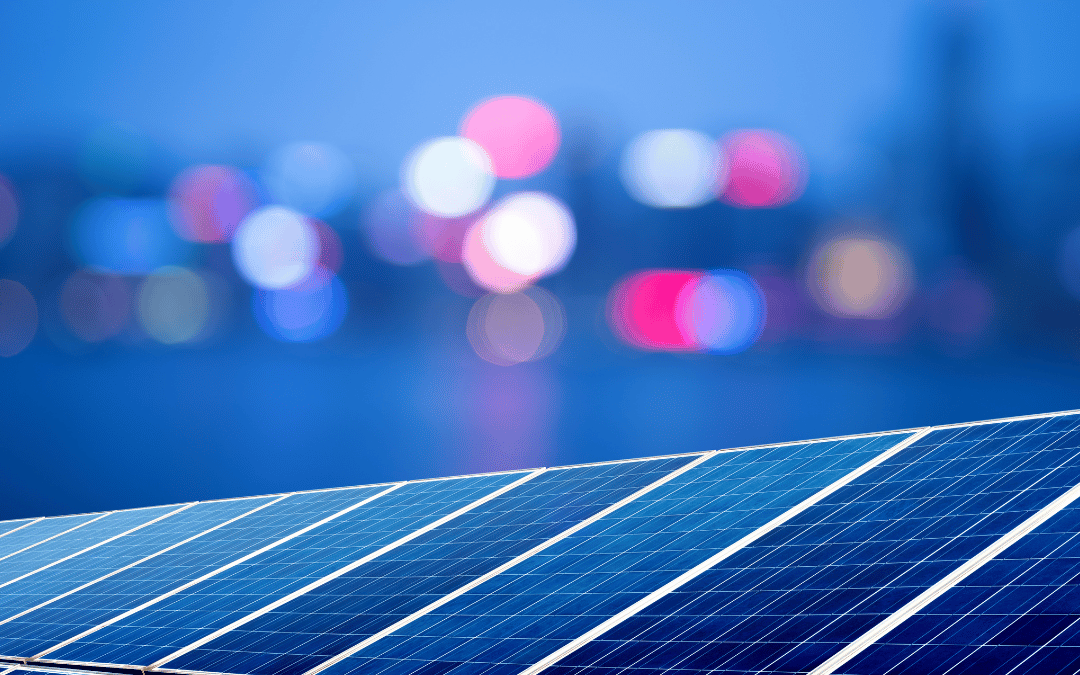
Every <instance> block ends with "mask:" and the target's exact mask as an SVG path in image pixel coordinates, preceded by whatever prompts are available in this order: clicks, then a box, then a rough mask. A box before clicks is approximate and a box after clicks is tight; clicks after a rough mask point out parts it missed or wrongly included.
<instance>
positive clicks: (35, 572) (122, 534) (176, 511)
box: [0, 502, 198, 588]
mask: <svg viewBox="0 0 1080 675" xmlns="http://www.w3.org/2000/svg"><path fill="white" fill-rule="evenodd" d="M196 504H198V502H191V503H190V504H185V505H183V506H181V507H180V508H178V509H174V510H172V511H169V512H168V513H166V514H163V515H160V516H158V517H157V518H154V519H153V520H148V521H147V522H145V523H142V524H141V525H136V526H135V527H133V528H131V529H130V530H126V531H124V532H121V533H120V534H117V535H113V536H112V537H109V538H108V539H105V540H104V541H99V542H98V543H96V544H94V545H92V546H87V547H86V548H84V549H82V550H81V551H76V552H75V553H72V554H70V555H67V556H64V557H63V558H60V559H59V560H54V561H53V562H51V563H49V564H47V565H44V566H42V567H39V568H37V569H36V570H32V571H30V572H27V573H26V574H23V575H22V576H19V577H15V578H14V579H9V580H8V581H5V582H3V583H0V588H3V587H4V586H7V585H9V584H13V583H15V582H17V581H21V580H23V579H25V578H27V577H29V576H32V575H34V574H37V573H38V572H41V571H44V570H47V569H49V568H50V567H53V566H54V565H59V564H60V563H62V562H65V561H68V560H71V559H72V558H75V557H77V556H80V555H82V554H84V553H87V552H89V551H92V550H94V549H95V548H98V547H99V546H104V545H105V544H108V543H110V542H113V541H116V540H117V539H119V538H120V537H126V536H127V535H129V534H131V533H132V532H136V531H138V530H141V529H142V528H144V527H149V526H150V525H153V524H154V523H157V522H159V521H162V520H165V519H166V518H168V517H170V516H174V515H176V514H177V513H180V512H181V511H184V510H187V509H190V508H191V507H192V506H195V505H196ZM113 513H119V511H113Z"/></svg>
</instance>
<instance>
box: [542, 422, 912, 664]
mask: <svg viewBox="0 0 1080 675" xmlns="http://www.w3.org/2000/svg"><path fill="white" fill-rule="evenodd" d="M931 431H933V427H925V428H923V429H921V430H919V431H918V432H916V433H915V434H914V435H912V436H909V437H907V438H906V439H904V440H902V441H900V442H899V443H897V444H896V445H894V446H893V447H892V448H890V449H888V450H886V451H885V452H883V453H881V454H879V455H878V456H877V457H875V458H873V459H871V460H870V461H868V462H866V463H865V464H863V465H862V466H860V467H859V468H857V469H855V470H854V471H851V472H849V473H848V474H846V475H844V476H842V477H841V478H839V479H838V480H836V481H834V482H833V483H831V484H830V485H828V486H827V487H825V488H823V489H821V490H819V491H818V492H816V493H814V494H813V495H811V496H809V497H807V498H806V499H804V500H803V501H801V502H799V503H798V504H796V505H795V506H793V507H792V508H790V509H788V510H787V511H785V512H783V513H782V514H780V515H779V516H777V517H775V518H773V519H772V520H770V521H769V522H768V523H766V524H765V525H762V526H761V527H759V528H757V529H756V530H754V531H753V532H751V533H749V534H747V535H746V536H744V537H742V538H741V539H739V540H738V541H736V542H734V543H732V544H730V545H729V546H727V547H725V548H724V549H722V550H720V551H719V552H717V553H716V554H714V555H712V556H711V557H709V558H708V559H706V560H704V561H702V562H701V563H699V564H698V565H696V566H694V567H693V568H691V569H689V570H687V571H686V572H684V573H683V574H681V575H679V576H678V577H676V578H675V579H672V580H671V581H669V582H668V583H666V584H664V585H663V586H661V587H660V588H658V589H656V590H655V591H653V592H652V593H650V594H649V595H647V596H645V597H644V598H642V599H641V600H638V601H637V602H635V603H634V604H632V605H630V606H629V607H627V608H626V609H624V610H622V611H621V612H619V613H618V614H616V615H615V616H612V617H611V618H609V619H608V620H606V621H604V622H603V623H601V624H600V625H598V626H596V627H595V628H593V629H592V630H590V631H588V632H586V633H585V634H583V635H581V636H579V637H578V638H576V639H575V640H573V641H572V642H570V643H568V644H566V645H564V646H562V647H561V648H559V649H557V650H555V651H554V652H552V653H551V654H549V655H548V656H546V657H544V658H543V659H541V660H540V661H538V662H536V663H535V664H533V665H532V666H529V667H528V668H526V669H525V670H523V671H521V675H536V674H537V673H540V672H542V671H543V670H545V669H547V668H548V667H549V666H551V665H553V664H555V663H556V662H558V661H560V660H562V659H563V658H564V657H566V656H567V655H569V654H571V653H573V652H575V651H577V650H578V649H581V648H582V647H584V646H585V645H586V644H588V643H590V642H592V641H593V640H595V639H596V638H598V637H600V636H601V635H603V634H604V633H606V632H608V631H609V630H611V629H612V628H614V627H615V626H617V625H619V624H621V623H623V622H624V621H626V620H627V619H629V618H630V617H632V616H634V615H635V614H638V613H639V612H641V611H642V610H643V609H645V608H647V607H649V606H650V605H653V604H655V603H656V602H658V601H659V600H661V599H662V598H663V597H665V596H667V595H668V594H670V593H671V592H673V591H675V590H677V589H678V588H680V587H682V586H684V585H686V584H687V583H689V582H690V581H692V580H693V579H695V578H697V577H699V576H701V575H702V574H704V573H705V572H707V571H708V570H709V569H711V568H713V567H715V566H716V565H717V564H718V563H720V562H721V561H723V560H724V559H726V558H729V557H731V556H732V555H734V554H735V553H737V552H739V551H740V550H742V549H744V548H746V547H747V546H749V545H750V544H752V543H754V542H755V541H757V540H758V539H761V538H762V537H764V536H765V535H766V534H768V533H769V532H771V531H773V530H775V529H776V528H778V527H780V526H781V525H783V524H784V523H786V522H788V521H789V520H791V519H792V518H794V517H795V516H797V515H799V514H800V513H802V512H803V511H805V510H807V509H808V508H810V507H811V506H813V505H815V504H817V503H818V502H820V501H822V500H823V499H825V498H827V497H829V496H830V495H832V494H833V493H834V492H836V491H837V490H839V489H841V488H842V487H844V486H845V485H847V484H849V483H851V482H852V481H854V480H856V479H857V478H859V477H860V476H862V475H863V474H865V473H867V472H868V471H870V470H871V469H873V468H874V467H876V466H879V465H880V464H882V463H883V462H885V461H887V460H889V459H890V458H892V457H894V456H895V455H896V454H898V453H899V452H901V451H902V450H904V449H905V448H907V447H910V446H911V445H913V444H914V443H916V442H918V441H919V440H920V439H922V438H923V437H925V436H926V435H927V434H929V433H930V432H931Z"/></svg>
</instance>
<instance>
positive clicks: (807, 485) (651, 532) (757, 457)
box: [324, 434, 910, 675]
mask: <svg viewBox="0 0 1080 675" xmlns="http://www.w3.org/2000/svg"><path fill="white" fill-rule="evenodd" d="M909 435H910V434H892V435H887V436H881V437H869V438H857V439H848V440H840V441H826V442H819V443H809V444H803V445H795V446H792V445H786V446H779V447H766V448H754V449H750V450H745V451H741V452H730V453H721V454H718V455H715V456H713V457H712V458H710V459H709V460H707V461H706V462H705V463H703V464H701V465H698V466H697V467H694V468H693V469H690V470H689V471H687V472H686V473H684V474H682V475H681V476H679V477H677V478H675V479H674V480H672V481H671V482H669V483H667V484H666V485H663V486H661V487H660V488H658V489H656V490H654V491H652V492H650V493H648V494H646V495H644V496H642V497H640V498H638V499H637V500H635V501H634V502H632V503H631V504H628V505H627V506H626V507H624V508H622V509H620V510H619V511H617V512H615V513H613V514H610V515H608V516H606V517H605V518H603V519H601V520H599V521H597V522H595V523H593V524H592V525H590V526H589V527H587V528H585V529H583V530H581V531H579V532H577V533H576V534H574V535H572V536H570V537H568V538H566V539H565V540H563V541H561V542H559V543H558V544H556V545H555V546H552V547H550V548H548V549H547V550H545V551H543V552H541V553H539V554H537V555H536V556H533V557H532V558H530V559H528V560H526V561H525V562H524V563H522V564H520V565H518V566H517V567H515V568H512V569H510V570H508V571H507V572H504V573H503V574H501V575H499V576H498V577H495V578H493V579H491V580H490V581H488V582H487V583H485V584H483V585H481V586H478V587H477V588H475V589H474V590H472V591H471V592H469V593H466V594H465V595H462V596H461V597H459V598H457V599H455V600H453V601H451V602H450V603H448V604H446V605H444V606H443V607H441V608H439V609H437V610H435V611H434V612H432V613H431V614H428V615H427V616H424V617H421V618H420V619H418V620H416V621H414V622H413V623H410V624H408V625H406V626H405V627H403V628H402V629H399V630H398V631H397V632H395V633H394V634H392V635H390V636H387V637H385V638H383V639H382V640H380V641H378V642H375V643H373V644H372V645H370V646H368V647H367V648H365V649H363V650H361V651H359V652H357V653H356V655H355V656H353V657H350V658H347V659H345V660H343V661H341V662H340V663H338V664H336V665H335V666H332V667H331V668H329V669H328V670H326V671H324V672H326V673H333V674H334V675H344V674H345V673H361V672H362V673H365V674H367V673H371V674H375V673H394V674H395V675H403V674H404V673H413V672H420V671H424V672H427V671H428V669H430V668H439V669H440V670H445V671H450V670H452V669H454V668H457V667H460V666H462V664H464V663H466V662H467V663H468V664H469V666H468V667H469V668H480V667H483V668H485V670H484V672H485V673H503V672H505V673H510V672H513V673H518V672H521V671H522V670H523V669H525V668H526V667H528V666H530V665H532V664H533V663H535V662H536V661H537V660H539V659H540V658H542V657H544V656H546V655H547V654H549V653H551V652H553V651H554V650H555V649H557V648H559V647H561V646H563V645H564V644H567V643H568V642H569V641H571V640H572V639H574V638H576V637H577V636H579V635H581V634H583V633H585V632H586V631H588V630H590V629H592V628H593V627H595V626H597V625H598V624H600V623H601V622H603V621H604V620H605V619H607V618H608V617H610V616H612V615H614V614H616V613H618V612H619V611H621V610H623V609H625V608H626V607H628V606H630V605H631V604H633V603H634V602H636V601H637V600H639V599H640V598H642V597H643V596H645V595H647V594H648V593H650V592H652V591H654V590H655V589H657V588H660V587H661V586H663V585H664V584H665V583H667V582H668V581H671V580H672V579H674V578H675V577H677V576H679V575H680V574H682V573H683V572H686V571H687V570H689V569H691V568H693V567H694V566H695V565H697V564H699V563H701V562H702V561H703V560H705V559H707V558H709V557H710V556H712V555H713V554H715V553H716V552H717V551H719V550H721V549H724V548H725V547H727V546H729V545H730V544H732V543H734V542H735V541H738V540H739V539H740V538H741V537H743V536H744V535H746V534H748V533H749V532H752V531H753V530H755V529H756V528H758V527H760V526H762V525H764V524H765V523H767V522H768V521H770V520H771V519H772V518H774V517H776V516H777V515H779V514H781V513H783V512H784V511H786V510H788V509H789V508H791V507H792V506H795V505H796V504H798V503H799V502H800V501H802V500H803V499H805V498H807V497H809V496H810V495H812V494H814V493H816V492H818V491H819V490H821V489H822V488H824V487H826V486H827V485H829V484H831V483H833V482H834V481H836V480H837V479H839V478H841V477H842V476H844V475H846V474H848V473H850V472H851V471H852V470H854V469H856V468H858V467H859V466H861V465H863V464H865V463H866V462H868V461H870V460H871V459H873V458H874V457H877V456H878V455H880V454H881V453H882V452H884V451H885V450H887V449H889V448H891V447H893V446H895V445H896V444H897V443H899V442H901V441H902V440H904V439H905V438H907V437H908V436H909Z"/></svg>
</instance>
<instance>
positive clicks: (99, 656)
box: [49, 473, 525, 666]
mask: <svg viewBox="0 0 1080 675" xmlns="http://www.w3.org/2000/svg"><path fill="white" fill-rule="evenodd" d="M524 475H525V474H522V473H515V474H503V475H491V476H477V477H472V478H458V479H451V480H438V481H424V482H417V483H409V484H406V485H404V486H403V487H401V488H399V489H397V490H395V491H394V492H391V493H389V494H387V495H385V496H383V497H381V498H379V499H376V500H374V501H372V502H370V503H369V504H367V505H365V506H363V507H361V508H358V509H356V510H354V511H351V512H350V513H348V514H346V515H344V516H342V517H341V518H339V519H337V520H334V521H332V522H330V523H327V524H326V525H324V526H322V527H319V528H317V529H315V530H312V531H311V532H309V533H307V534H305V535H303V536H300V537H297V538H295V539H293V540H291V541H290V542H288V543H287V544H285V545H283V546H280V547H278V548H275V549H273V550H271V551H267V552H266V553H264V554H262V555H260V556H257V557H255V558H252V559H251V560H249V561H248V562H246V563H243V564H241V565H238V566H236V567H234V568H232V569H230V570H229V571H227V572H225V573H224V574H222V575H220V576H217V577H214V578H213V579H210V580H207V581H206V582H203V583H201V584H198V585H196V586H193V587H192V588H190V589H188V590H186V591H184V592H182V593H178V594H176V595H175V596H173V597H171V598H169V599H168V600H166V601H164V602H162V603H160V604H157V605H154V606H153V607H150V608H148V609H146V610H144V611H142V612H138V613H136V614H133V615H132V616H130V617H129V618H127V619H125V620H124V621H121V622H118V623H116V624H114V625H112V626H109V627H108V628H105V629H104V630H101V631H98V632H96V633H93V634H91V635H89V636H87V637H86V638H84V639H83V640H80V641H78V642H74V643H72V644H70V645H68V646H67V647H64V648H62V649H60V650H59V651H57V652H54V653H52V654H50V655H49V658H50V659H54V660H60V661H77V662H86V661H94V662H103V663H113V664H124V665H141V666H148V665H150V664H152V663H153V662H154V661H156V660H158V659H161V658H163V657H165V656H168V655H169V654H171V653H172V652H174V651H176V650H177V649H179V648H181V647H183V646H185V645H188V644H191V643H193V642H195V641H196V640H198V639H200V638H202V637H204V636H206V635H209V634H210V633H212V632H214V631H215V630H217V629H219V628H222V627H224V626H227V625H228V624H230V623H232V622H233V621H235V620H236V619H239V618H241V617H243V616H245V615H247V614H249V613H251V612H253V611H255V610H257V609H260V608H261V607H264V606H265V605H267V604H269V603H270V602H272V601H274V600H277V599H278V598H281V597H284V596H286V595H288V594H289V593H291V592H293V591H295V590H297V589H299V588H301V587H303V586H304V585H306V584H308V583H310V582H311V581H313V580H315V579H319V578H322V577H324V576H326V575H327V574H330V573H331V572H334V571H335V570H338V569H340V568H342V567H344V566H345V565H346V564H348V563H351V562H352V561H354V560H358V559H360V558H362V557H363V556H365V555H367V554H368V553H371V552H372V551H375V550H377V549H379V548H380V547H382V546H384V545H386V544H388V543H390V542H392V541H394V540H396V539H399V538H401V537H402V536H404V535H406V534H408V533H409V532H412V531H414V530H417V529H419V528H421V527H424V526H425V525H427V524H429V523H431V522H433V521H435V520H437V519H438V518H440V517H442V516H445V515H446V514H449V513H452V512H453V511H456V510H457V509H459V508H461V507H463V506H465V505H467V504H470V503H472V502H474V501H476V500H477V499H480V498H481V497H483V496H485V495H487V494H489V493H491V492H492V491H494V490H496V489H498V488H499V487H502V486H503V485H506V484H508V483H510V482H513V481H514V480H517V479H520V478H521V477H522V476H524Z"/></svg>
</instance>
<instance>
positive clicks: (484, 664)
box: [0, 412, 1080, 675]
mask: <svg viewBox="0 0 1080 675" xmlns="http://www.w3.org/2000/svg"><path fill="white" fill-rule="evenodd" d="M1078 498H1080V414H1077V413H1075V412H1070V413H1055V414H1050V415H1041V416H1034V417H1028V418H1016V419H1011V420H998V421H992V422H983V423H976V424H967V425H955V426H949V427H938V428H926V429H918V430H910V431H902V432H886V433H881V434H869V435H862V436H854V437H846V438H836V439H826V440H820V441H812V442H803V443H791V444H781V445H773V446H765V447H756V448H742V449H735V450H724V451H711V452H703V453H696V454H689V455H680V456H669V457H656V458H648V459H640V460H630V461H618V462H609V463H600V464H592V465H583V466H572V467H560V468H548V469H537V470H532V471H512V472H506V473H498V474H485V475H479V476H466V477H457V478H447V479H439V480H426V481H414V482H403V483H393V484H386V485H375V486H363V487H354V488H341V489H335V490H324V491H316V492H303V493H290V494H285V495H275V496H266V497H253V498H245V499H233V500H223V501H216V502H196V503H190V504H179V505H174V506H164V507H155V508H144V509H135V510H128V511H116V512H109V513H100V514H88V515H79V516H66V517H59V518H41V519H30V520H21V521H9V522H0V675H6V673H11V674H12V675H15V674H16V673H19V674H21V673H23V672H27V673H29V672H61V671H62V672H72V673H88V672H101V671H102V670H104V671H107V672H108V671H111V672H134V671H136V670H138V671H146V672H164V673H215V674H216V673H221V674H232V675H278V674H288V675H317V674H318V673H326V675H375V674H378V675H443V674H453V675H480V674H481V673H483V674H485V675H503V674H506V675H509V674H511V673H513V674H514V675H537V674H538V673H541V672H547V673H550V675H584V674H585V673H590V674H592V673H601V674H604V675H606V674H608V673H610V674H611V675H615V674H616V673H617V674H619V675H623V674H627V675H629V674H635V675H636V674H638V673H640V674H641V675H646V674H650V675H651V674H654V673H659V672H661V671H663V672H673V673H687V674H689V673H700V672H705V671H708V672H710V673H718V674H719V673H812V674H813V675H831V674H833V673H836V674H843V673H847V674H855V673H858V674H860V675H870V674H872V673H957V674H959V673H972V672H979V673H983V672H990V671H993V672H1000V673H1041V672H1048V673H1080V503H1077V502H1076V500H1077V499H1078Z"/></svg>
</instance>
